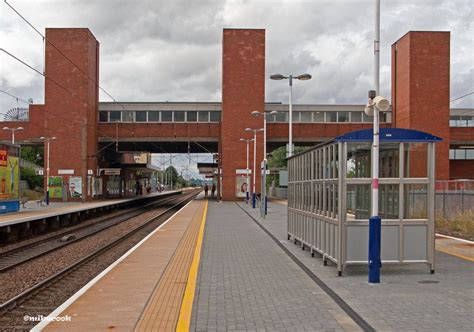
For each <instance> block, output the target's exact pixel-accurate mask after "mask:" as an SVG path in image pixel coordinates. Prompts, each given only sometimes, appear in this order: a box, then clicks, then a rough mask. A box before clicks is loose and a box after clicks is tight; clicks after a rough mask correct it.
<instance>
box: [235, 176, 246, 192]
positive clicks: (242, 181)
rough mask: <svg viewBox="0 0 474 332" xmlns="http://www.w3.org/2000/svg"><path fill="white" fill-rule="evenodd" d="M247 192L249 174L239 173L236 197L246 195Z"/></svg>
mask: <svg viewBox="0 0 474 332" xmlns="http://www.w3.org/2000/svg"><path fill="white" fill-rule="evenodd" d="M246 193H247V176H245V175H237V176H236V187H235V196H236V197H245V196H246Z"/></svg>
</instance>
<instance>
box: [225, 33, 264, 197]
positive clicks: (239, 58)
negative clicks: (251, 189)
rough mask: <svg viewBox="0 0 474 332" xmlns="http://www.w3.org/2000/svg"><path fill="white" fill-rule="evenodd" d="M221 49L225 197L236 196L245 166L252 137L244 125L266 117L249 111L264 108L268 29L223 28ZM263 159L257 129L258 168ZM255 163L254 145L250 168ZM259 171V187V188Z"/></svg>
mask: <svg viewBox="0 0 474 332" xmlns="http://www.w3.org/2000/svg"><path fill="white" fill-rule="evenodd" d="M222 47H223V52H222V116H221V138H220V151H221V161H220V162H221V166H222V199H223V200H235V199H236V187H237V185H236V170H237V169H245V168H246V146H245V142H241V141H240V138H252V135H251V134H250V133H246V132H245V131H244V130H245V128H248V127H250V128H252V129H254V128H262V127H263V118H262V117H259V118H255V117H253V116H251V115H250V113H251V112H252V111H259V112H263V111H264V110H265V30H264V29H224V35H223V46H222ZM262 159H263V134H262V133H261V132H260V133H257V169H260V162H261V161H262ZM252 167H253V146H252V147H251V148H250V168H252ZM259 174H260V172H259V171H258V173H257V174H256V175H257V176H256V179H257V181H256V191H257V192H260V178H259Z"/></svg>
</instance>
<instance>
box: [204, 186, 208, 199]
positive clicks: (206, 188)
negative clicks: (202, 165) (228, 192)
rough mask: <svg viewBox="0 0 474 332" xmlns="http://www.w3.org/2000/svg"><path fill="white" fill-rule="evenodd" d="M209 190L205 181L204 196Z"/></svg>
mask: <svg viewBox="0 0 474 332" xmlns="http://www.w3.org/2000/svg"><path fill="white" fill-rule="evenodd" d="M208 191H209V187H208V185H207V183H206V184H205V185H204V196H205V197H207V192H208Z"/></svg>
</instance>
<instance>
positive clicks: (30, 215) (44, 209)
mask: <svg viewBox="0 0 474 332" xmlns="http://www.w3.org/2000/svg"><path fill="white" fill-rule="evenodd" d="M172 192H175V191H164V192H161V193H158V192H156V193H151V194H148V195H143V196H134V197H127V198H120V199H109V200H101V201H92V202H85V203H81V202H65V203H63V202H50V205H46V204H44V205H43V206H35V205H32V204H28V207H27V208H21V209H20V211H18V212H13V213H6V214H1V215H0V227H4V226H9V225H14V224H20V223H23V222H27V221H33V220H37V219H43V218H49V217H54V216H58V215H63V214H68V213H74V212H80V211H86V210H90V209H95V208H101V207H105V206H110V205H115V204H120V203H126V202H132V201H136V200H140V199H144V198H150V197H153V196H160V195H164V194H169V193H172Z"/></svg>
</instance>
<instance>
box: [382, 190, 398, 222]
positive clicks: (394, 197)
mask: <svg viewBox="0 0 474 332" xmlns="http://www.w3.org/2000/svg"><path fill="white" fill-rule="evenodd" d="M399 188H400V185H398V184H380V185H379V215H380V217H382V219H398V218H400V214H399V211H398V210H399V209H398V207H399V205H398V204H399V197H400V196H399Z"/></svg>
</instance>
